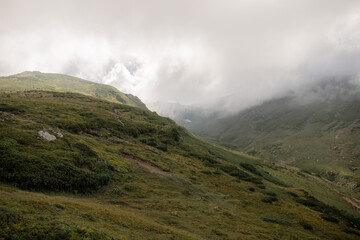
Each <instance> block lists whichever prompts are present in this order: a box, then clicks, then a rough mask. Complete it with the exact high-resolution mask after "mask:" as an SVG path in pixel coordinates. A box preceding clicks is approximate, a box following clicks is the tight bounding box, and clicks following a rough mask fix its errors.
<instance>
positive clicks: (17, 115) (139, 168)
mask: <svg viewBox="0 0 360 240" xmlns="http://www.w3.org/2000/svg"><path fill="white" fill-rule="evenodd" d="M20 189H21V190H20ZM29 190H30V191H29ZM36 191H37V192H36ZM357 197H359V193H357V192H355V191H350V190H349V189H345V188H342V187H340V186H337V185H335V184H333V183H331V182H328V181H326V180H323V179H320V178H317V177H316V176H313V175H310V174H307V173H305V172H301V171H299V170H298V169H295V168H288V167H282V166H279V165H276V164H273V163H270V162H265V161H262V160H259V159H256V158H253V157H249V156H247V155H245V154H241V153H238V152H234V151H228V150H226V149H224V148H221V147H217V146H214V145H211V144H209V143H207V142H204V141H201V140H200V139H198V138H196V137H194V136H193V135H192V134H191V133H190V132H188V131H187V130H186V129H184V128H183V127H180V126H178V125H176V124H175V123H174V122H173V121H172V120H170V119H168V118H163V117H160V116H158V115H157V114H156V113H153V112H150V111H148V110H146V109H140V108H137V107H132V106H129V105H125V104H119V103H114V102H109V101H104V100H100V99H97V98H94V97H90V96H85V95H81V94H78V93H64V92H53V91H51V92H49V91H29V92H0V239H2V238H3V239H31V238H32V239H94V240H95V239H175V240H178V239H214V240H217V239H275V238H276V239H358V236H359V235H360V219H359V218H357V217H359V216H360V212H359V211H360V210H359V209H360V207H359V205H360V204H358V203H357V202H356V198H357Z"/></svg>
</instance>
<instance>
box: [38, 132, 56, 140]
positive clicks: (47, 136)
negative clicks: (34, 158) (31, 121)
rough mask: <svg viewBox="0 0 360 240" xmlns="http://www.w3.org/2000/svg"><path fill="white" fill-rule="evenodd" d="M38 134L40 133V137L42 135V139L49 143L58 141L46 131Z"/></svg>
mask: <svg viewBox="0 0 360 240" xmlns="http://www.w3.org/2000/svg"><path fill="white" fill-rule="evenodd" d="M38 133H39V135H40V136H41V137H42V138H44V139H45V140H47V141H49V142H50V141H55V140H56V137H55V136H54V135H52V134H50V133H48V132H47V131H46V130H44V131H39V132H38Z"/></svg>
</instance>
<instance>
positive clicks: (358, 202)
mask: <svg viewBox="0 0 360 240" xmlns="http://www.w3.org/2000/svg"><path fill="white" fill-rule="evenodd" d="M307 176H309V177H311V178H313V179H315V180H316V181H318V182H321V183H323V184H325V186H326V187H327V188H329V189H330V190H332V191H334V192H336V193H337V194H338V195H340V196H341V197H342V198H343V199H344V200H345V201H346V202H348V203H349V204H350V205H352V206H353V207H354V208H355V209H356V211H357V212H358V213H360V200H359V199H356V198H353V197H351V196H349V195H347V194H345V193H343V192H340V191H339V190H338V189H336V188H335V187H333V186H331V184H330V183H328V182H326V181H324V180H322V179H320V178H318V177H316V176H313V175H310V174H307Z"/></svg>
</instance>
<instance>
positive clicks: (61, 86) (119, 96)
mask: <svg viewBox="0 0 360 240" xmlns="http://www.w3.org/2000/svg"><path fill="white" fill-rule="evenodd" d="M31 90H44V91H57V92H74V93H81V94H84V95H88V96H93V97H97V98H100V99H103V100H108V101H112V102H118V103H124V104H128V105H132V106H136V107H140V108H144V109H146V106H145V104H144V103H142V102H141V100H140V99H139V98H138V97H136V96H133V95H131V94H125V93H122V92H120V91H119V90H117V89H116V88H114V87H112V86H109V85H105V84H99V83H94V82H90V81H86V80H83V79H80V78H76V77H72V76H68V75H63V74H54V73H41V72H37V71H35V72H23V73H20V74H16V75H12V76H8V77H0V91H31Z"/></svg>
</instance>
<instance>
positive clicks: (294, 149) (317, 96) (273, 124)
mask: <svg viewBox="0 0 360 240" xmlns="http://www.w3.org/2000/svg"><path fill="white" fill-rule="evenodd" d="M359 92H360V91H358V86H357V85H353V84H351V83H350V82H341V83H339V82H333V83H328V84H325V85H322V86H320V87H319V88H313V89H312V90H311V91H310V92H307V93H306V95H304V96H302V98H300V97H296V96H292V97H286V98H280V99H276V100H271V101H268V102H265V103H263V104H261V105H259V106H255V107H252V108H249V109H247V110H245V111H241V112H240V113H237V114H235V115H232V116H228V117H225V118H222V119H219V120H215V121H211V122H209V123H206V124H202V125H199V126H197V127H196V128H195V129H192V130H193V131H194V132H195V133H197V134H198V135H200V136H203V137H204V138H207V139H211V140H212V141H215V142H217V143H221V144H224V145H226V146H228V147H230V148H233V149H237V150H240V151H244V152H247V153H249V154H251V155H254V156H257V157H260V158H263V159H268V160H271V161H274V162H281V163H285V164H289V165H292V166H296V167H299V168H301V169H304V170H307V171H311V172H314V173H317V174H319V175H320V176H323V177H326V178H328V179H329V180H332V181H335V182H336V183H338V184H341V185H346V186H347V187H350V188H352V189H357V190H360V145H359V142H360V135H359V130H360V96H359Z"/></svg>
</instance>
